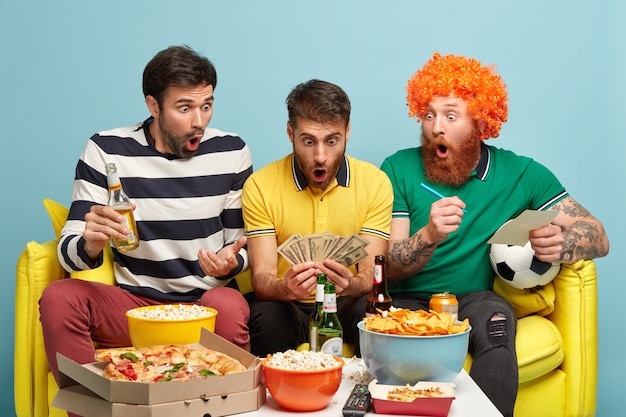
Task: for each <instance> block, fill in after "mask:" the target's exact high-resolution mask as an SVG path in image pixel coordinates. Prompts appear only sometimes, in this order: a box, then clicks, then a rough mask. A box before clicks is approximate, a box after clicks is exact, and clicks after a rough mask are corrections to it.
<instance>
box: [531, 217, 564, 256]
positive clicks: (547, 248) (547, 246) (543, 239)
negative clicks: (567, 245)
mask: <svg viewBox="0 0 626 417" xmlns="http://www.w3.org/2000/svg"><path fill="white" fill-rule="evenodd" d="M528 238H529V240H530V246H531V247H532V248H533V250H534V251H535V256H536V257H537V259H539V260H540V261H544V262H560V261H561V253H562V252H563V230H562V229H561V228H560V227H559V226H556V225H554V224H549V225H547V226H543V227H539V228H537V229H534V230H531V231H530V234H529V235H528Z"/></svg>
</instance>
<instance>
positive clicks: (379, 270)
mask: <svg viewBox="0 0 626 417" xmlns="http://www.w3.org/2000/svg"><path fill="white" fill-rule="evenodd" d="M382 282H383V266H382V265H378V264H376V265H374V284H380V283H382Z"/></svg>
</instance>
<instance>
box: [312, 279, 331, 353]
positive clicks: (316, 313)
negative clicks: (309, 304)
mask: <svg viewBox="0 0 626 417" xmlns="http://www.w3.org/2000/svg"><path fill="white" fill-rule="evenodd" d="M327 279H328V278H327V277H326V274H317V285H316V286H315V307H313V310H312V311H311V315H310V316H309V350H310V351H312V352H316V351H317V326H318V324H319V322H320V319H321V318H322V311H323V309H324V286H325V284H326V280H327Z"/></svg>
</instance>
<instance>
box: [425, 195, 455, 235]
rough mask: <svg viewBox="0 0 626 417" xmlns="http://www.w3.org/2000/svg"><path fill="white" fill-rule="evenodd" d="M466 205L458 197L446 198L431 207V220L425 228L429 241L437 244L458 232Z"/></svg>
mask: <svg viewBox="0 0 626 417" xmlns="http://www.w3.org/2000/svg"><path fill="white" fill-rule="evenodd" d="M464 208H465V203H464V202H463V201H462V200H461V199H460V198H458V197H446V198H442V199H440V200H437V201H435V202H434V203H433V204H432V205H431V206H430V218H429V220H428V224H427V225H426V227H425V230H424V231H425V233H426V237H427V240H428V241H430V242H433V243H436V244H439V243H441V242H442V241H443V240H445V239H446V238H447V237H448V235H449V234H450V233H453V232H456V231H457V230H458V229H459V225H460V224H461V221H462V220H463V215H464V214H465V213H464V212H463V209H464Z"/></svg>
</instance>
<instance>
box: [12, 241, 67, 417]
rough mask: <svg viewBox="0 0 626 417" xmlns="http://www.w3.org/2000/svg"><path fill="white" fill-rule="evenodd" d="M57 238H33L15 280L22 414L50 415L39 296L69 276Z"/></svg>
mask: <svg viewBox="0 0 626 417" xmlns="http://www.w3.org/2000/svg"><path fill="white" fill-rule="evenodd" d="M56 246H57V242H56V241H53V240H51V241H48V242H46V243H43V244H39V243H37V242H29V243H27V244H26V249H25V250H24V251H23V252H22V254H21V255H20V257H19V259H18V262H17V270H16V282H15V355H14V383H15V410H16V413H17V415H18V416H44V415H45V416H47V415H48V392H47V386H46V383H45V381H47V374H48V371H49V367H48V361H47V359H46V354H45V349H44V346H43V338H42V337H41V322H40V321H39V298H40V297H41V293H42V291H43V289H44V288H45V287H46V286H47V285H48V284H50V283H51V282H52V281H56V280H60V279H63V278H64V277H65V271H64V270H63V268H62V267H61V265H60V264H59V262H58V260H57V253H56Z"/></svg>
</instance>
